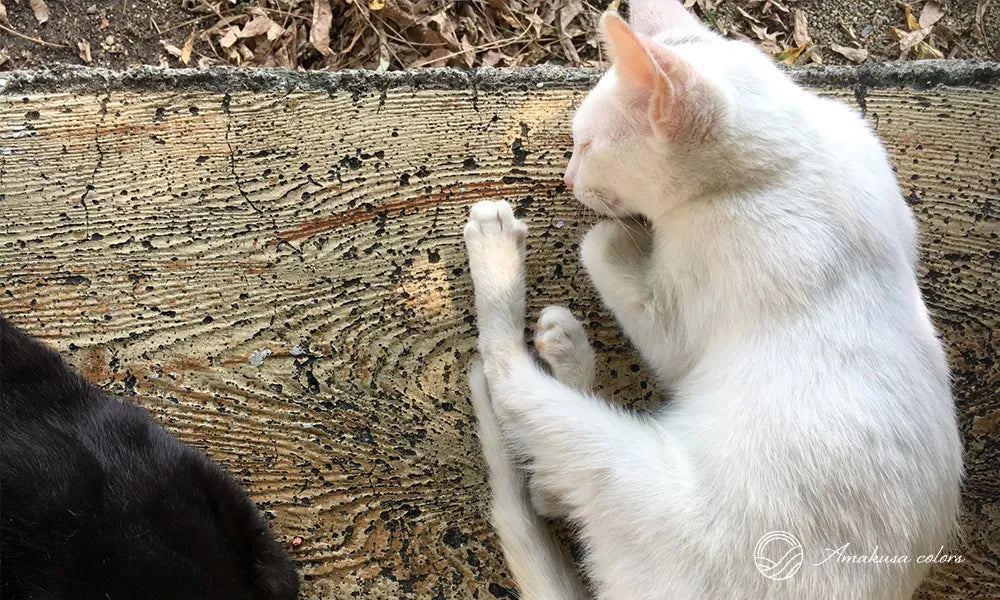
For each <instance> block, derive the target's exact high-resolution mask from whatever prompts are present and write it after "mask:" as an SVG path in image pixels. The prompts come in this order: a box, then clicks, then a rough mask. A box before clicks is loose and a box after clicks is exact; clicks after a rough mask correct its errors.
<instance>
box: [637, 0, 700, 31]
mask: <svg viewBox="0 0 1000 600" xmlns="http://www.w3.org/2000/svg"><path fill="white" fill-rule="evenodd" d="M629 23H630V24H631V26H632V29H633V30H635V31H637V32H639V33H641V34H644V35H649V36H653V35H656V34H658V33H661V32H663V31H684V30H703V29H704V26H703V25H702V24H701V21H699V20H698V19H697V17H695V16H694V15H693V14H691V13H690V12H688V10H687V9H686V8H684V4H683V3H681V2H679V1H678V0H632V1H631V2H629Z"/></svg>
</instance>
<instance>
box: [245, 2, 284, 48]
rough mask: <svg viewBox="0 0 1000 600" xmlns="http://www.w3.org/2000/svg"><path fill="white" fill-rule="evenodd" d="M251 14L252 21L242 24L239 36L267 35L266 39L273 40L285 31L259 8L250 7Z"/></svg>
mask: <svg viewBox="0 0 1000 600" xmlns="http://www.w3.org/2000/svg"><path fill="white" fill-rule="evenodd" d="M250 12H251V14H253V15H254V18H253V20H252V21H250V22H249V23H247V24H246V25H244V26H243V29H242V31H240V33H239V37H241V38H252V37H257V36H258V35H265V34H266V35H267V39H268V40H270V41H272V42H273V41H274V40H276V39H278V38H279V37H281V34H282V33H284V32H285V29H284V28H283V27H282V26H281V25H278V24H277V23H275V22H274V21H272V20H271V18H270V17H268V16H267V13H265V12H264V11H263V10H262V9H260V8H252V9H250Z"/></svg>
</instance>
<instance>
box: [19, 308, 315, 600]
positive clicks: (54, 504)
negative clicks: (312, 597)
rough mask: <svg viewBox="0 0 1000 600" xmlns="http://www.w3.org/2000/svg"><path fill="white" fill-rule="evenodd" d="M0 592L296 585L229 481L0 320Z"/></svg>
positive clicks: (169, 592)
mask: <svg viewBox="0 0 1000 600" xmlns="http://www.w3.org/2000/svg"><path fill="white" fill-rule="evenodd" d="M0 590H2V594H0V596H2V598H3V600H8V599H9V600H20V599H22V598H23V599H34V598H37V599H45V600H49V599H73V600H77V599H80V600H84V599H91V598H93V599H98V598H99V599H101V600H109V599H110V600H118V599H128V600H133V599H135V600H147V599H149V600H158V599H163V600H168V599H170V600H175V599H177V600H179V599H188V598H190V599H199V600H208V599H215V598H218V599H220V600H221V599H225V600H237V599H244V598H245V599H255V600H256V599H261V600H263V599H274V600H285V599H292V598H295V597H296V596H297V594H298V579H297V577H296V574H295V570H294V568H293V566H292V562H291V560H290V559H289V557H288V555H287V554H286V553H285V552H284V550H282V548H281V547H280V546H279V545H278V544H277V543H276V542H275V540H274V539H273V538H272V536H271V532H270V530H269V529H268V526H267V524H266V523H265V522H264V519H263V518H262V516H261V515H260V513H259V512H258V510H257V507H256V506H254V504H253V503H252V502H251V501H250V499H249V498H248V497H247V495H246V493H245V492H244V491H243V489H242V488H240V486H239V485H238V484H237V483H236V481H235V480H234V479H233V478H232V477H231V476H230V475H229V474H228V473H227V472H226V471H224V470H223V469H222V468H221V467H219V466H218V465H216V464H215V463H213V462H212V461H211V460H209V459H208V458H206V457H205V456H204V455H202V454H201V453H200V452H197V451H195V450H193V449H191V448H189V447H187V446H185V445H184V444H182V443H181V442H180V441H178V440H177V438H175V437H174V436H172V435H171V434H169V433H167V431H166V430H164V429H163V428H162V427H161V426H160V425H159V424H157V423H156V422H155V421H154V420H153V419H152V418H151V417H150V416H149V415H148V414H147V413H146V412H145V411H144V410H143V409H141V408H138V407H136V406H131V405H129V404H125V403H123V402H122V401H121V400H119V399H117V398H114V397H110V396H107V395H105V394H104V393H103V392H102V391H101V390H100V389H98V388H96V387H95V386H93V385H90V384H89V383H87V381H86V380H84V378H83V377H81V376H80V375H79V374H78V373H76V372H75V371H73V370H71V369H70V368H69V367H68V366H67V365H66V364H65V363H64V362H63V361H62V359H61V358H60V357H59V355H57V354H56V353H55V352H53V351H52V350H51V349H49V348H48V347H46V346H44V345H42V344H41V343H39V342H38V341H36V340H35V339H33V338H31V337H29V336H27V335H25V334H24V333H22V332H21V331H18V330H17V328H15V327H14V326H13V325H12V324H11V323H10V322H9V321H7V320H5V319H4V318H3V317H2V316H0Z"/></svg>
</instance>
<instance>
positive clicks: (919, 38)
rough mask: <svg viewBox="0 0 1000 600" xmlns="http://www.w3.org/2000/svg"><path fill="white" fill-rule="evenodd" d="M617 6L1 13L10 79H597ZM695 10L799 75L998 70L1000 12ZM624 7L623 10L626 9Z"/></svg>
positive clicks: (717, 2) (714, 5) (799, 7)
mask: <svg viewBox="0 0 1000 600" xmlns="http://www.w3.org/2000/svg"><path fill="white" fill-rule="evenodd" d="M612 3H613V2H611V1H609V0H250V1H247V0H144V1H142V2H137V1H134V0H0V7H3V8H5V10H4V9H3V8H0V70H11V69H39V68H46V67H53V66H57V65H65V64H74V65H83V64H91V65H95V66H101V67H110V68H115V69H121V68H125V67H128V66H132V65H144V64H147V65H148V64H152V65H164V66H175V67H183V66H190V67H194V66H202V67H207V66H218V65H227V64H228V65H242V66H274V67H286V68H293V69H327V70H332V69H342V68H369V69H382V70H385V69H400V68H410V67H421V66H455V67H461V68H472V67H477V66H483V65H491V66H525V65H531V64H538V63H543V62H550V63H557V64H563V65H582V66H594V65H597V64H599V62H600V59H601V52H600V48H599V46H600V44H599V43H598V39H597V36H596V22H597V19H598V18H599V16H600V13H601V11H603V10H604V9H605V8H607V7H608V5H609V4H612ZM687 3H688V4H689V5H690V6H691V9H692V10H694V11H695V12H696V13H698V14H699V16H701V18H702V20H704V21H705V22H706V23H709V24H710V25H711V26H712V27H714V28H715V29H717V30H719V31H721V32H723V33H725V34H726V35H728V36H730V37H742V38H748V39H750V40H752V41H755V42H756V43H758V44H759V45H760V46H761V47H762V48H763V49H764V50H765V51H767V52H769V53H770V54H772V55H774V56H775V57H776V59H778V60H782V61H783V62H786V63H789V64H807V63H812V62H822V63H824V64H845V63H850V62H851V61H853V62H866V61H875V60H892V59H900V58H906V59H915V58H942V57H943V58H977V59H987V60H1000V0H950V2H947V1H945V0H927V1H926V2H920V1H919V0H918V1H914V2H913V3H912V4H911V5H909V10H908V7H907V5H904V4H903V3H901V2H897V1H895V0H688V2H687ZM614 4H617V2H614ZM627 5H628V3H627V0H626V1H624V2H622V6H621V9H622V10H623V11H626V10H627ZM928 5H930V6H929V7H928ZM40 9H41V12H39V10H40ZM46 11H47V13H48V15H47V19H45V18H44V17H45V12H46ZM908 14H909V17H908ZM935 17H937V18H935ZM40 20H44V22H40ZM900 38H902V39H900ZM904 45H905V46H909V48H908V49H906V52H905V53H904V52H901V49H902V48H903V46H904Z"/></svg>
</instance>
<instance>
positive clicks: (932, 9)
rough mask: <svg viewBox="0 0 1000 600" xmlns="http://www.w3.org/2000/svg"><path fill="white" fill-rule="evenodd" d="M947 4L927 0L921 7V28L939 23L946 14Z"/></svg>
mask: <svg viewBox="0 0 1000 600" xmlns="http://www.w3.org/2000/svg"><path fill="white" fill-rule="evenodd" d="M944 11H945V6H944V5H943V4H941V3H940V2H938V1H937V0H927V2H925V3H924V6H923V8H921V9H920V20H919V23H918V24H919V25H920V27H921V28H924V27H930V26H931V25H933V24H935V23H937V22H938V21H940V20H941V17H943V16H944Z"/></svg>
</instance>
